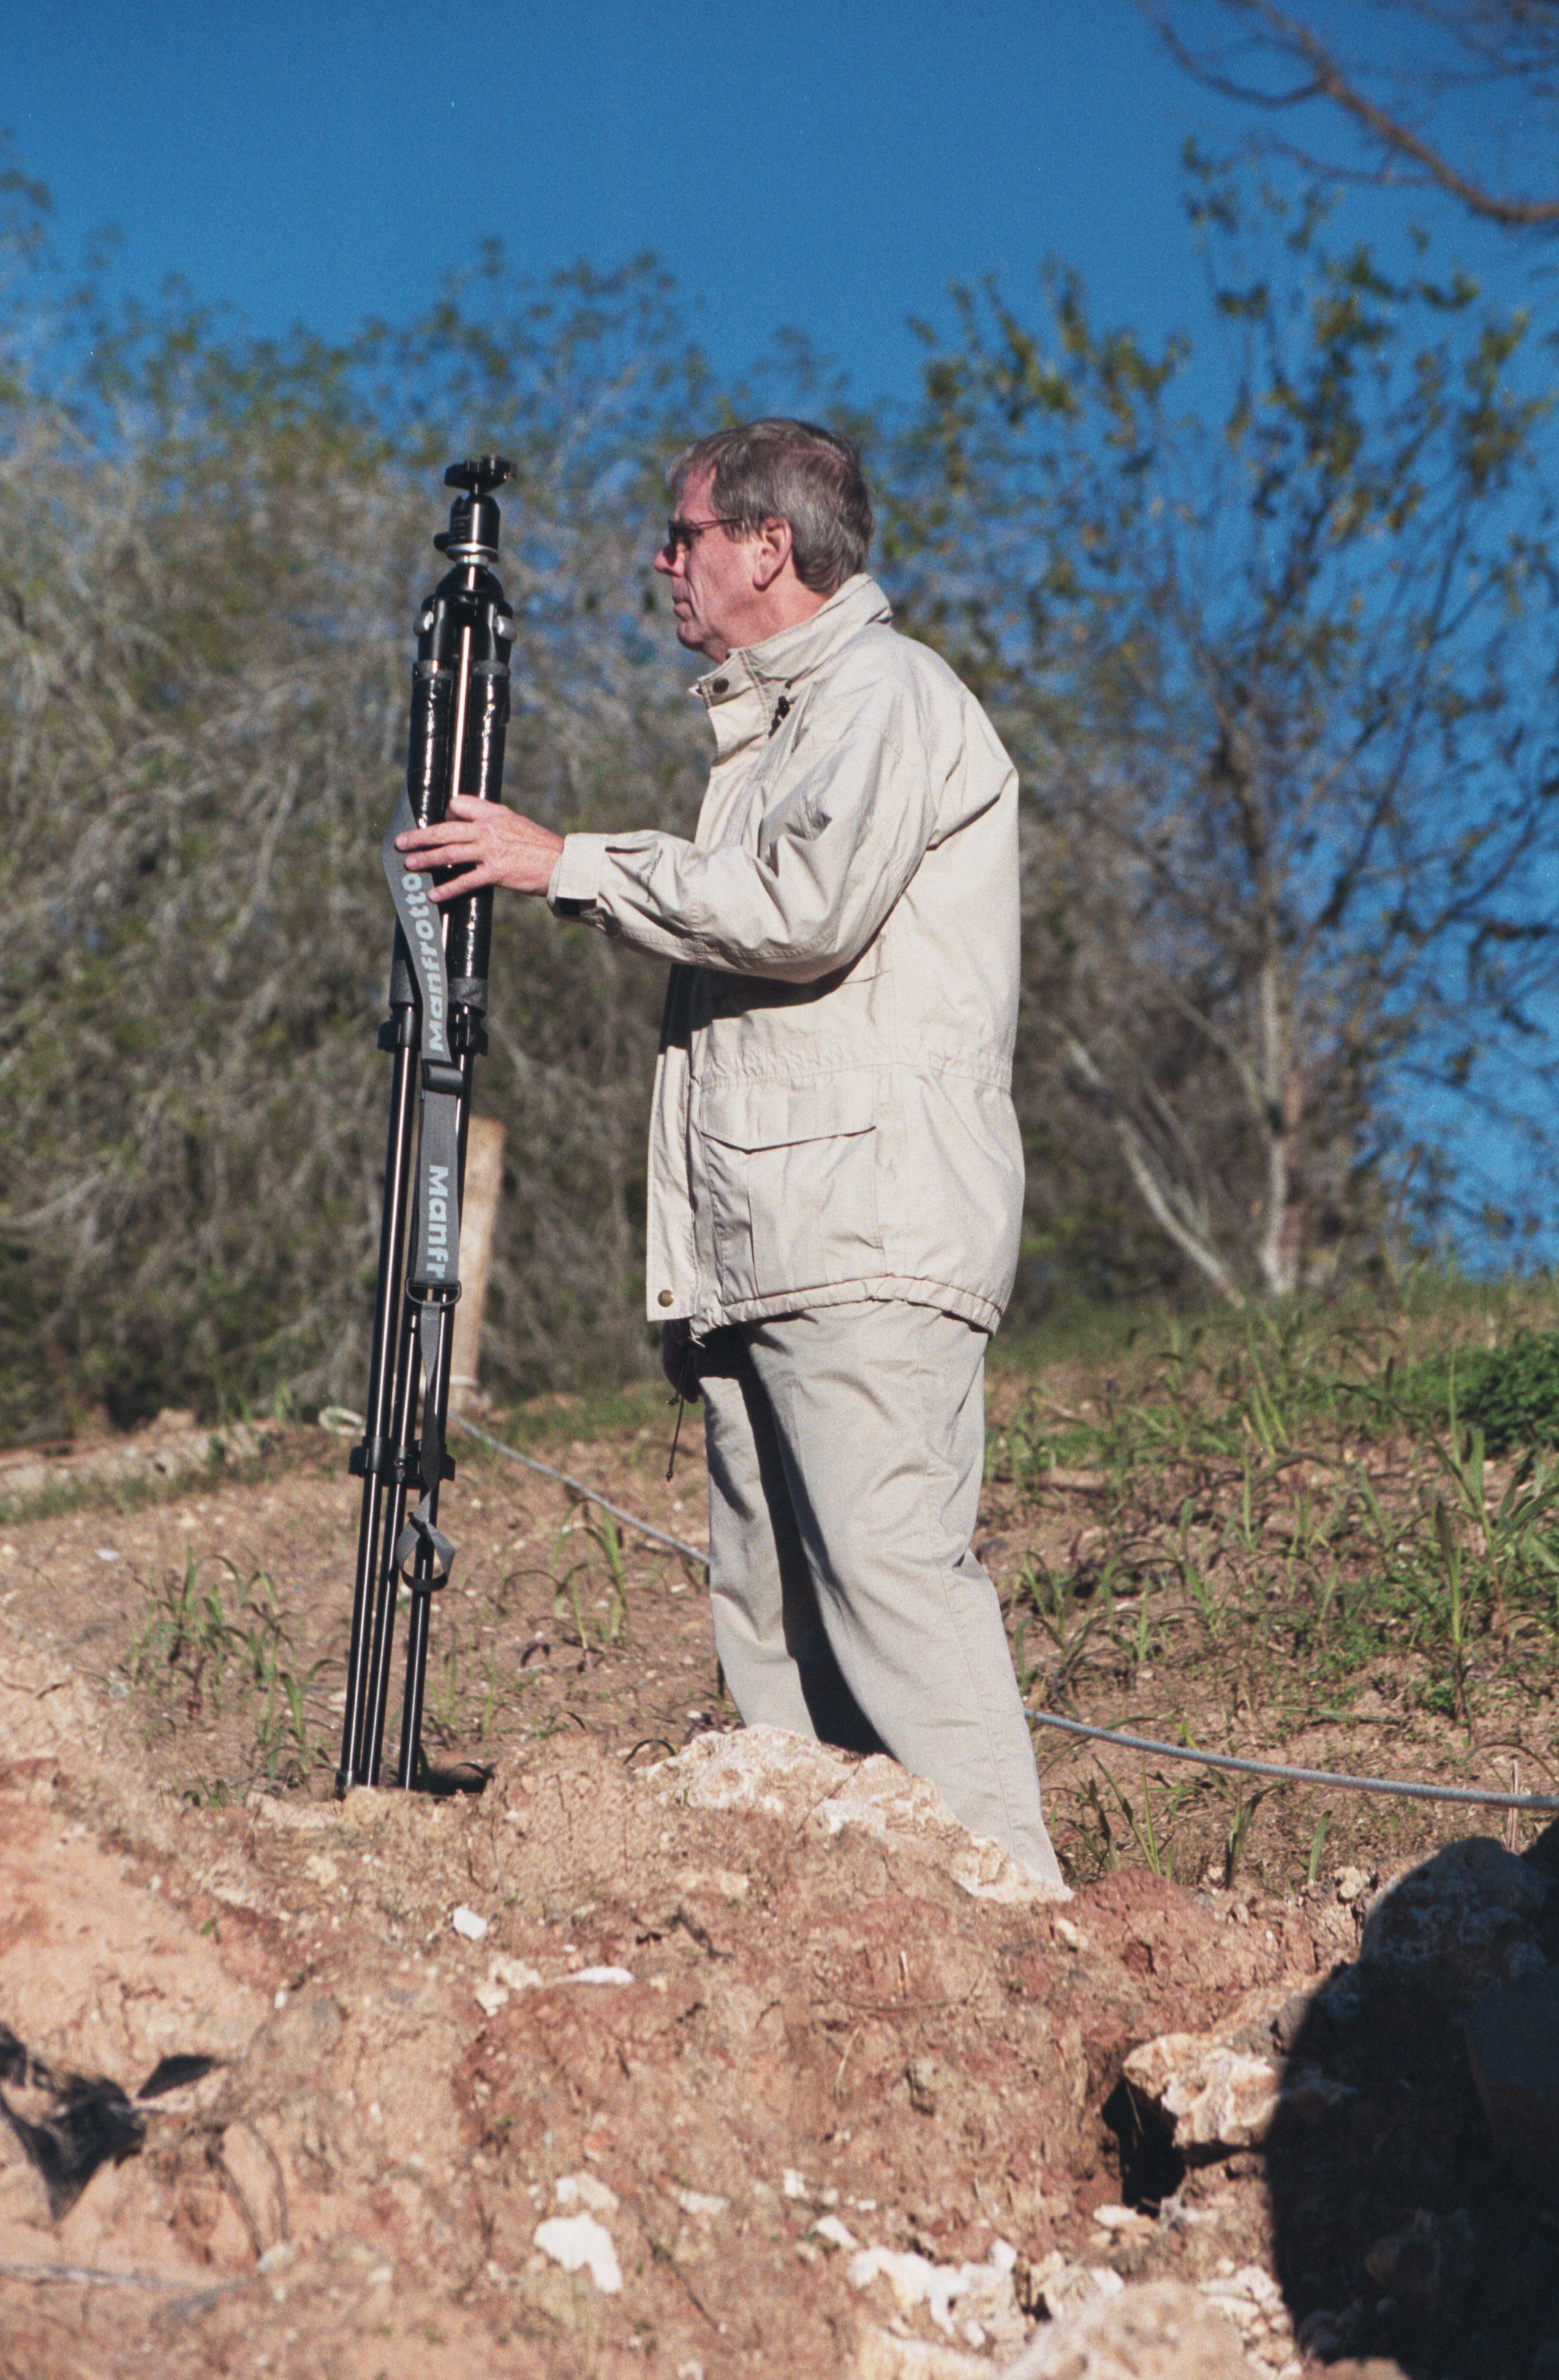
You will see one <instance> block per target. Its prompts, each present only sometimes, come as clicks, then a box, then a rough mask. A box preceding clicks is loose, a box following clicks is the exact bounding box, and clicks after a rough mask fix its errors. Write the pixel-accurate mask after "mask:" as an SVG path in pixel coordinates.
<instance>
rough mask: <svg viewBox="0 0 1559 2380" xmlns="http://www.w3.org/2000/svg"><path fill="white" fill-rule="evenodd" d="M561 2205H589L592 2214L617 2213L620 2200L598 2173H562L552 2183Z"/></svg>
mask: <svg viewBox="0 0 1559 2380" xmlns="http://www.w3.org/2000/svg"><path fill="white" fill-rule="evenodd" d="M552 2187H553V2189H554V2190H555V2191H556V2192H557V2193H558V2204H559V2205H560V2206H587V2207H588V2208H589V2210H590V2212H591V2214H592V2215H615V2214H616V2212H617V2209H618V2205H619V2204H620V2201H619V2199H618V2196H617V2192H615V2191H614V2190H609V2189H608V2188H607V2186H606V2183H605V2182H604V2181H602V2180H601V2179H600V2177H599V2175H598V2174H594V2173H564V2174H560V2175H559V2177H558V2179H557V2180H556V2181H555V2182H554V2183H553V2185H552Z"/></svg>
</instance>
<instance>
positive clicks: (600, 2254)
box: [535, 2215, 622, 2297]
mask: <svg viewBox="0 0 1559 2380" xmlns="http://www.w3.org/2000/svg"><path fill="white" fill-rule="evenodd" d="M535 2238H536V2244H537V2246H538V2248H539V2249H540V2251H541V2253H542V2254H543V2255H544V2256H550V2257H551V2259H552V2262H553V2263H554V2265H562V2268H563V2270H564V2272H565V2273H578V2272H587V2273H588V2274H589V2276H590V2278H591V2279H592V2280H593V2281H594V2282H595V2284H596V2287H597V2289H600V2290H602V2291H604V2293H605V2294H606V2295H607V2296H608V2297H615V2296H616V2295H617V2293H618V2291H619V2290H620V2289H622V2266H621V2265H619V2263H618V2261H617V2251H616V2249H615V2248H614V2247H613V2246H612V2244H611V2234H610V2231H609V2230H607V2228H605V2226H604V2225H603V2224H600V2223H598V2222H597V2220H596V2218H595V2216H593V2215H553V2216H550V2217H549V2218H548V2220H547V2221H546V2222H545V2223H538V2225H537V2227H536V2234H535Z"/></svg>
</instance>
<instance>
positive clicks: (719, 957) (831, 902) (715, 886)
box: [550, 682, 946, 983]
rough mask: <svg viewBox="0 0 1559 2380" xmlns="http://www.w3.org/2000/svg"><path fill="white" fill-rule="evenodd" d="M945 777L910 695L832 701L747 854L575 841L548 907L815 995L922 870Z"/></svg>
mask: <svg viewBox="0 0 1559 2380" xmlns="http://www.w3.org/2000/svg"><path fill="white" fill-rule="evenodd" d="M945 769H946V762H945V760H944V761H942V762H941V763H938V761H937V758H936V756H935V754H934V753H933V752H931V751H929V750H927V748H926V743H925V737H924V735H922V734H921V733H920V732H919V722H917V720H916V718H915V706H914V703H913V700H912V696H911V695H910V694H909V691H908V689H907V688H904V687H902V686H896V685H894V684H893V683H891V682H890V683H888V684H887V685H886V686H885V685H880V684H879V685H876V686H867V687H865V688H864V689H855V690H853V691H852V693H850V694H848V695H845V696H840V695H837V694H833V693H832V690H830V698H829V699H828V700H827V701H826V702H825V703H824V704H821V705H819V706H818V708H817V710H816V711H815V712H814V713H813V715H812V716H811V717H810V718H809V719H808V721H807V722H806V749H805V755H804V756H803V755H801V754H793V755H792V759H791V760H790V761H789V762H787V763H786V765H785V767H784V768H783V770H782V771H781V772H780V774H779V778H778V781H777V782H776V783H775V784H774V786H773V787H772V788H771V789H768V790H767V794H766V798H767V802H768V807H767V809H766V811H765V814H764V818H763V820H762V824H761V828H760V830H759V833H758V837H757V847H756V848H755V849H754V848H753V847H752V846H751V841H750V835H749V838H748V839H744V840H743V841H741V842H730V843H720V844H715V845H713V846H712V847H710V848H704V847H702V846H700V845H698V844H691V843H688V842H686V841H684V840H683V838H682V837H681V836H678V835H670V834H659V833H641V834H574V835H570V836H569V837H568V839H567V843H566V844H565V846H564V849H563V852H562V857H561V858H560V860H559V863H558V868H557V871H556V874H555V875H554V877H553V879H552V882H551V886H550V899H551V901H552V903H553V905H554V906H555V907H557V908H560V909H567V910H569V911H572V912H573V913H574V914H576V915H583V916H585V917H588V918H589V919H590V921H591V922H592V923H594V924H597V925H599V926H601V927H602V928H603V929H605V930H606V931H607V932H609V933H617V934H621V936H622V939H623V941H627V942H631V943H633V944H634V945H635V946H636V947H637V948H639V949H641V950H647V951H652V952H654V953H657V954H658V955H659V956H661V957H664V958H669V959H672V960H677V961H680V962H681V963H683V965H695V966H707V967H714V968H717V969H719V970H721V971H723V972H725V973H729V974H735V975H755V976H763V977H770V978H774V979H778V980H779V981H782V982H791V983H808V982H812V981H815V980H816V978H817V977H821V976H825V975H828V974H831V973H832V972H833V971H834V970H835V969H837V968H839V967H841V966H846V965H849V964H850V962H851V961H852V959H854V958H855V957H857V956H858V955H859V953H861V952H862V951H863V950H864V948H865V947H866V944H867V943H868V942H869V941H871V939H872V937H873V935H874V934H875V933H876V931H877V929H878V928H879V927H880V926H881V925H882V923H883V920H884V919H885V918H886V917H887V916H888V912H889V910H890V909H891V908H892V906H893V905H894V903H895V902H896V901H897V900H898V899H899V896H900V893H901V892H903V890H904V887H905V885H906V884H907V883H908V882H909V880H910V879H911V877H912V875H913V874H914V871H915V869H916V868H918V867H919V865H920V862H921V859H922V858H923V856H925V850H926V848H927V845H928V844H929V843H930V841H931V840H932V837H933V834H934V832H935V831H936V826H937V791H938V787H937V778H938V776H940V775H941V774H944V773H945Z"/></svg>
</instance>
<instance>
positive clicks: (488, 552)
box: [433, 455, 514, 562]
mask: <svg viewBox="0 0 1559 2380" xmlns="http://www.w3.org/2000/svg"><path fill="white" fill-rule="evenodd" d="M513 477H514V465H513V463H509V462H506V461H505V460H504V458H503V456H502V455H477V456H476V457H475V458H474V459H469V460H467V461H465V462H464V463H452V464H451V465H450V467H449V468H448V470H447V471H446V472H445V473H444V485H445V487H446V488H459V489H461V490H462V491H463V492H462V493H461V494H460V495H458V496H456V498H455V500H454V502H453V504H452V505H451V506H450V514H449V527H448V528H447V529H445V530H443V531H441V534H440V535H439V536H438V537H436V538H435V539H434V540H433V542H434V544H435V545H436V546H437V547H438V549H439V552H440V553H448V554H451V555H453V558H454V559H455V560H456V561H460V562H489V561H491V560H492V559H493V558H494V557H495V556H496V555H497V553H498V526H499V520H500V517H501V516H500V514H499V510H498V506H497V505H496V504H494V503H493V501H492V491H493V489H494V488H501V487H502V485H503V482H504V480H509V479H512V478H513Z"/></svg>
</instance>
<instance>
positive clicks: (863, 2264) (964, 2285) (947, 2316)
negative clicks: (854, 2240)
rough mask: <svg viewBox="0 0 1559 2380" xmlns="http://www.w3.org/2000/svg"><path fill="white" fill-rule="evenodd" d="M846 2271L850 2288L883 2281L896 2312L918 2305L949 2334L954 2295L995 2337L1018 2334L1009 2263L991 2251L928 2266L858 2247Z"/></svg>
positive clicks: (906, 2253) (907, 2256)
mask: <svg viewBox="0 0 1559 2380" xmlns="http://www.w3.org/2000/svg"><path fill="white" fill-rule="evenodd" d="M840 2228H841V2229H842V2228H843V2227H842V2225H841V2226H840ZM1015 2261H1016V2259H1014V2262H1015ZM849 2270H850V2285H851V2287H852V2289H869V2288H870V2287H871V2285H872V2283H873V2281H875V2280H877V2279H879V2278H880V2279H882V2280H885V2281H886V2282H887V2283H888V2287H889V2289H891V2290H892V2292H893V2296H894V2301H895V2302H896V2304H897V2305H898V2308H899V2311H900V2313H901V2314H910V2313H913V2312H914V2310H915V2308H916V2307H917V2306H921V2305H924V2306H925V2309H926V2311H927V2313H929V2314H930V2316H931V2319H932V2321H933V2322H934V2323H935V2324H936V2325H937V2329H938V2330H941V2331H944V2332H945V2333H946V2334H947V2336H948V2338H951V2337H952V2336H953V2325H952V2318H951V2313H950V2308H951V2306H952V2304H953V2301H954V2300H955V2299H957V2300H959V2301H960V2302H961V2313H963V2315H964V2317H965V2318H966V2319H973V2320H975V2321H979V2322H981V2323H983V2324H984V2325H985V2327H986V2328H987V2329H990V2330H992V2331H994V2332H995V2333H996V2335H997V2337H998V2338H999V2337H1001V2336H1002V2335H1003V2333H1006V2334H1007V2335H1008V2336H1011V2335H1012V2333H1013V2331H1014V2329H1016V2332H1017V2336H1018V2337H1020V2338H1021V2336H1022V2332H1021V2324H1019V2323H1018V2322H1017V2320H1016V2317H1017V2302H1018V2301H1017V2297H1016V2293H1015V2292H1014V2289H1013V2287H1012V2266H1011V2265H1009V2264H1007V2263H1005V2262H1004V2261H998V2260H997V2258H996V2257H995V2255H994V2254H993V2256H992V2258H991V2260H990V2262H989V2263H987V2264H984V2265H934V2264H933V2263H932V2262H931V2259H930V2258H929V2257H928V2256H917V2255H916V2254H914V2253H913V2252H912V2250H910V2249H907V2248H863V2249H862V2250H861V2252H860V2253H859V2254H858V2255H855V2256H852V2258H851V2260H850V2268H849ZM1111 2278H1112V2279H1114V2278H1115V2276H1114V2275H1113V2274H1112V2276H1111Z"/></svg>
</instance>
